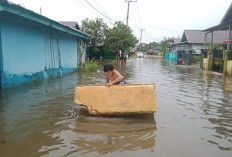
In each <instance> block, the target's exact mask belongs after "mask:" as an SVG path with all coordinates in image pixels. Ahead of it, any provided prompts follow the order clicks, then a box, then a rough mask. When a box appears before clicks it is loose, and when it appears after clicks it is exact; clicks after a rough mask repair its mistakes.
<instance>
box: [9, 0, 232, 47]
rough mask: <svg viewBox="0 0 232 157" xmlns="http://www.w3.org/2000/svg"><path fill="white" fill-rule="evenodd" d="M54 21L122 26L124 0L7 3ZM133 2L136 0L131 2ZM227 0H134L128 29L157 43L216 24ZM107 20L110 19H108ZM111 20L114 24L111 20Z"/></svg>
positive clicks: (125, 8) (124, 15)
mask: <svg viewBox="0 0 232 157" xmlns="http://www.w3.org/2000/svg"><path fill="white" fill-rule="evenodd" d="M10 1H11V2H13V3H15V4H20V5H21V6H23V7H25V8H27V9H29V10H32V11H34V12H37V13H39V12H40V8H41V10H42V15H44V16H46V17H48V18H50V19H52V20H55V21H76V22H78V24H79V25H80V24H81V21H82V20H84V19H86V18H89V19H95V18H102V19H103V20H104V22H106V23H107V24H108V26H109V27H112V24H113V23H114V22H115V21H123V22H124V23H125V24H126V16H127V7H128V3H127V2H125V0H10ZM133 1H136V0H133ZM230 4H231V0H137V2H131V3H130V11H129V22H128V23H129V26H130V28H131V29H132V30H133V34H134V35H135V36H136V37H137V38H138V39H140V35H141V29H143V31H142V42H143V43H149V42H154V41H155V42H159V41H161V40H163V39H164V37H166V38H168V37H181V36H182V34H183V31H184V30H193V29H194V30H196V29H197V30H199V29H206V28H209V27H212V26H215V25H217V24H219V23H220V21H221V19H222V18H223V16H224V15H225V13H226V11H227V9H228V8H229V6H230ZM110 19H111V20H110ZM114 20H115V21H114Z"/></svg>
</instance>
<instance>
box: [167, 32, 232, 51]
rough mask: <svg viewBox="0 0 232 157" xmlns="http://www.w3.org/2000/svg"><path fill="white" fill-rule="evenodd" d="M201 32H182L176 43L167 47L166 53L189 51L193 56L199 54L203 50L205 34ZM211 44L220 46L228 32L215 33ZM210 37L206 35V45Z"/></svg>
mask: <svg viewBox="0 0 232 157" xmlns="http://www.w3.org/2000/svg"><path fill="white" fill-rule="evenodd" d="M202 31H203V30H184V32H183V35H182V37H181V39H180V41H179V42H178V40H176V41H175V42H174V43H173V44H171V45H170V46H168V52H178V51H185V52H189V51H191V52H192V53H193V54H199V55H200V54H201V50H202V49H204V48H205V33H204V32H202ZM215 34H216V36H215V38H214V41H213V43H217V44H222V43H223V41H224V40H225V39H226V38H227V36H228V31H217V32H215ZM210 39H211V36H210V35H208V36H207V38H206V43H209V41H210Z"/></svg>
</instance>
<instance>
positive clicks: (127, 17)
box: [125, 0, 137, 26]
mask: <svg viewBox="0 0 232 157" xmlns="http://www.w3.org/2000/svg"><path fill="white" fill-rule="evenodd" d="M125 2H127V3H128V6H127V16H126V26H128V20H129V10H130V2H137V0H125Z"/></svg>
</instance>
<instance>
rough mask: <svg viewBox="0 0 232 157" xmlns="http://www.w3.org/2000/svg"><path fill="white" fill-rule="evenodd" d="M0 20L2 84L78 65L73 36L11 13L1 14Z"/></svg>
mask: <svg viewBox="0 0 232 157" xmlns="http://www.w3.org/2000/svg"><path fill="white" fill-rule="evenodd" d="M0 20H1V22H0V32H1V33H0V35H1V38H0V39H1V40H0V41H1V44H0V46H1V47H0V61H1V54H2V61H1V64H0V65H2V66H0V68H1V67H2V77H1V78H2V79H1V81H2V83H1V88H7V87H12V86H18V85H21V84H22V83H24V82H28V81H33V80H38V79H44V78H47V77H50V76H57V75H62V74H64V73H68V72H72V71H75V70H76V69H77V62H78V44H77V40H79V38H77V37H76V36H74V35H70V34H68V33H65V32H61V31H58V30H55V29H53V28H51V27H48V26H45V25H42V24H40V23H36V22H32V21H30V20H27V19H25V18H20V17H18V16H17V17H16V16H15V15H13V14H12V15H0ZM81 40H82V39H81ZM51 46H52V47H51ZM48 51H49V53H48ZM50 51H51V52H50ZM51 58H53V60H52V59H51Z"/></svg>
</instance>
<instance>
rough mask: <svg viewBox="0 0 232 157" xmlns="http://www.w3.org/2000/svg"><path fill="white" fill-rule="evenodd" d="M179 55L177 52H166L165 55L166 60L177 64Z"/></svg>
mask: <svg viewBox="0 0 232 157" xmlns="http://www.w3.org/2000/svg"><path fill="white" fill-rule="evenodd" d="M177 58H178V54H177V52H172V53H170V52H166V53H164V60H167V61H170V62H174V63H177Z"/></svg>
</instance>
